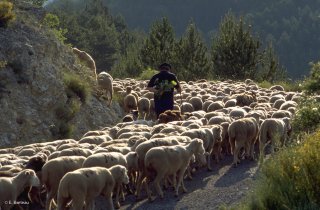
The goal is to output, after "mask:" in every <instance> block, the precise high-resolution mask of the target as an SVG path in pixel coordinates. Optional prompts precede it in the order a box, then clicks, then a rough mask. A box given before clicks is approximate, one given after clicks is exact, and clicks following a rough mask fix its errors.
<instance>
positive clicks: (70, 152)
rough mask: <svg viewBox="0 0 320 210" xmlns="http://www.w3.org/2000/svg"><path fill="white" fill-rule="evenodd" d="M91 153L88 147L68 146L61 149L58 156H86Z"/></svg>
mask: <svg viewBox="0 0 320 210" xmlns="http://www.w3.org/2000/svg"><path fill="white" fill-rule="evenodd" d="M91 154H92V151H91V150H89V149H83V148H70V149H65V150H62V151H61V152H60V153H59V155H58V157H62V156H84V157H88V156H90V155H91Z"/></svg>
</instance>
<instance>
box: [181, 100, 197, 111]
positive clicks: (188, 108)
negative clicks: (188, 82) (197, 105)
mask: <svg viewBox="0 0 320 210" xmlns="http://www.w3.org/2000/svg"><path fill="white" fill-rule="evenodd" d="M180 110H181V113H185V112H193V111H194V108H193V106H192V104H190V103H188V102H183V103H182V104H181V106H180Z"/></svg>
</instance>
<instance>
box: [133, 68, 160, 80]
mask: <svg viewBox="0 0 320 210" xmlns="http://www.w3.org/2000/svg"><path fill="white" fill-rule="evenodd" d="M157 73H159V71H157V70H155V69H152V68H150V67H148V68H147V69H146V70H144V71H142V73H141V74H140V75H139V76H138V78H137V79H139V80H149V79H151V77H152V76H153V75H155V74H157Z"/></svg>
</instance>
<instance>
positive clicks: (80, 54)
mask: <svg viewBox="0 0 320 210" xmlns="http://www.w3.org/2000/svg"><path fill="white" fill-rule="evenodd" d="M72 52H73V53H74V54H75V55H76V56H77V57H78V58H79V60H80V61H81V62H84V63H85V64H86V65H87V66H88V67H89V68H90V69H91V70H92V72H93V73H94V77H95V80H97V68H96V63H95V62H94V60H93V58H92V57H91V56H90V55H89V54H88V53H87V52H85V51H82V50H79V49H78V48H75V47H74V48H72Z"/></svg>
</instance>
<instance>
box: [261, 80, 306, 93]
mask: <svg viewBox="0 0 320 210" xmlns="http://www.w3.org/2000/svg"><path fill="white" fill-rule="evenodd" d="M258 85H259V86H260V87H262V88H267V89H269V88H270V87H272V86H273V85H281V86H282V87H283V88H284V89H285V91H295V92H297V91H298V92H301V91H302V89H303V85H302V82H301V81H292V82H291V81H279V82H275V83H271V82H269V81H266V80H263V81H262V82H259V83H258Z"/></svg>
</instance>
